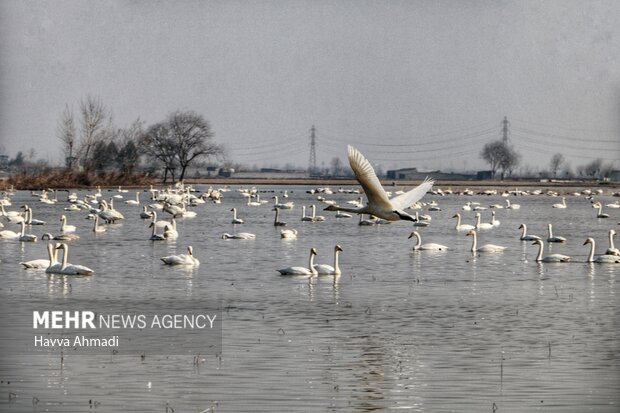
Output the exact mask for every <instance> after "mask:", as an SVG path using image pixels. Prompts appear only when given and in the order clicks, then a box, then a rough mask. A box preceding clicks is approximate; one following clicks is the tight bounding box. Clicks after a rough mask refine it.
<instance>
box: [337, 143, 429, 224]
mask: <svg viewBox="0 0 620 413" xmlns="http://www.w3.org/2000/svg"><path fill="white" fill-rule="evenodd" d="M348 152H349V164H350V165H351V169H353V172H354V173H355V177H356V178H357V180H358V182H359V183H360V185H361V186H362V188H363V189H364V193H365V194H366V198H368V202H367V204H366V205H365V206H363V207H361V208H346V207H340V206H336V205H329V206H328V207H327V208H325V211H344V212H352V213H355V214H369V215H374V216H376V217H379V218H383V219H385V220H388V221H398V220H407V221H413V222H415V218H414V217H412V216H411V215H409V214H408V213H406V212H405V208H407V207H409V206H411V205H413V204H414V203H415V202H416V201H418V200H420V199H421V198H422V197H423V196H424V194H426V193H427V192H428V191H429V190H430V189H431V188H432V187H433V183H434V181H432V180H431V179H428V178H427V179H425V180H424V182H422V183H421V184H420V185H418V186H417V187H416V188H413V189H412V190H410V191H408V192H405V193H404V194H402V195H398V196H395V197H394V198H392V199H389V198H388V196H387V194H386V192H385V190H384V189H383V187H382V186H381V182H379V178H377V175H376V174H375V171H374V169H373V168H372V165H371V164H370V162H368V160H367V159H366V158H364V155H362V154H361V153H360V152H359V151H358V150H357V149H355V148H354V147H353V146H351V145H348Z"/></svg>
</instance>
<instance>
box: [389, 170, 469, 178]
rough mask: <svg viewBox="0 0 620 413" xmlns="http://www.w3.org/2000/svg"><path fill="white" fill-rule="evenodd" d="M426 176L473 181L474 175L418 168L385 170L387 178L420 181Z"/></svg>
mask: <svg viewBox="0 0 620 413" xmlns="http://www.w3.org/2000/svg"><path fill="white" fill-rule="evenodd" d="M426 178H432V179H435V180H442V181H473V180H474V179H476V176H475V175H469V174H458V173H448V172H441V171H439V170H437V171H418V168H403V169H395V170H390V171H387V179H394V180H401V179H402V180H407V181H422V180H424V179H426Z"/></svg>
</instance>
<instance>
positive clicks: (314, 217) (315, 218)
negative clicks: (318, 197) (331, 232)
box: [310, 204, 325, 222]
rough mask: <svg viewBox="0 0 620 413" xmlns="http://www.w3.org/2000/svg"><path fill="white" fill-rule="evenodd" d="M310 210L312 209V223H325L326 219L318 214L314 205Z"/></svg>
mask: <svg viewBox="0 0 620 413" xmlns="http://www.w3.org/2000/svg"><path fill="white" fill-rule="evenodd" d="M310 208H311V209H312V222H320V221H325V217H324V216H323V215H317V214H316V205H314V204H312V205H311V206H310Z"/></svg>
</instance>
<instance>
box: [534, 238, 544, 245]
mask: <svg viewBox="0 0 620 413" xmlns="http://www.w3.org/2000/svg"><path fill="white" fill-rule="evenodd" d="M532 245H542V240H540V239H536V240H534V242H532Z"/></svg>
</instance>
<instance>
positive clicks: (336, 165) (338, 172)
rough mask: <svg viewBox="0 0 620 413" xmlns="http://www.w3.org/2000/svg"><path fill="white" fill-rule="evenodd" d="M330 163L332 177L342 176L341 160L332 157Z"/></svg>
mask: <svg viewBox="0 0 620 413" xmlns="http://www.w3.org/2000/svg"><path fill="white" fill-rule="evenodd" d="M330 163H331V167H332V175H333V176H342V160H341V159H340V158H339V157H337V156H334V157H333V158H332V161H331V162H330Z"/></svg>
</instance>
